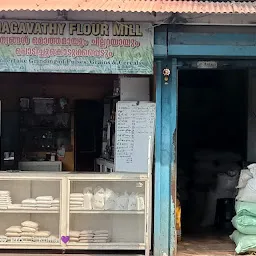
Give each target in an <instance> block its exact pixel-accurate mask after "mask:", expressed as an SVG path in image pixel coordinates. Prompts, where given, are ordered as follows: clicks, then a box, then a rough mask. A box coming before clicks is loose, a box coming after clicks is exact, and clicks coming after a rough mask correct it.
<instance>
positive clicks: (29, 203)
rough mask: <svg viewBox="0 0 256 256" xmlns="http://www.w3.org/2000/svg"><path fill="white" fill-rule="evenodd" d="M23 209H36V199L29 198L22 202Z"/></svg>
mask: <svg viewBox="0 0 256 256" xmlns="http://www.w3.org/2000/svg"><path fill="white" fill-rule="evenodd" d="M21 205H22V208H36V199H34V198H27V199H24V200H22V201H21Z"/></svg>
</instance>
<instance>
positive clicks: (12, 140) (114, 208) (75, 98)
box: [0, 13, 155, 255]
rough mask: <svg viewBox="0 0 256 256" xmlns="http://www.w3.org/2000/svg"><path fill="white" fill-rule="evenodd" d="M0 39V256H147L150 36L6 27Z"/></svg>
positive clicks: (21, 22) (41, 25)
mask: <svg viewBox="0 0 256 256" xmlns="http://www.w3.org/2000/svg"><path fill="white" fill-rule="evenodd" d="M41 14H42V13H41ZM0 30H1V36H0V49H1V53H0V72H1V73H0V76H1V77H2V79H1V80H2V85H1V88H0V91H1V93H0V94H1V126H2V131H1V156H2V158H1V170H3V171H4V172H2V173H1V174H0V183H1V187H2V188H3V189H2V190H1V192H0V194H1V195H0V197H1V198H0V200H1V207H0V208H1V209H0V212H1V214H2V220H3V221H2V222H1V225H0V230H1V231H0V232H1V234H0V235H1V236H0V248H2V249H28V248H30V249H40V250H41V249H61V250H67V249H78V250H96V251H101V250H104V251H105V250H110V251H111V250H128V251H129V250H132V251H137V250H138V251H144V253H145V254H146V255H149V254H150V250H151V218H152V217H151V216H152V215H151V209H152V192H151V189H152V171H151V169H152V155H153V149H152V148H153V144H154V122H155V121H154V120H155V103H154V102H152V101H151V99H152V97H153V96H152V95H153V93H152V87H153V86H152V82H151V81H152V80H153V79H152V75H153V59H154V56H153V27H152V24H151V23H148V22H138V21H137V22H132V21H131V22H125V23H123V22H121V23H120V22H111V21H109V22H105V21H90V22H89V21H66V20H65V19H64V20H61V21H58V22H56V21H52V20H47V19H43V21H42V20H40V21H39V20H34V19H6V20H1V21H0ZM150 101H151V102H150ZM117 102H118V103H117ZM123 115H124V117H123ZM145 118H146V119H145ZM127 120H128V121H127ZM127 122H128V123H127ZM129 122H130V123H129ZM145 122H147V126H146V127H144V126H145V124H144V123H145ZM136 123H138V125H137V124H136ZM131 125H132V127H130V126H131ZM136 129H137V130H136ZM148 129H150V130H148ZM144 133H146V134H145V136H144V135H143V134H144ZM149 154H150V155H149ZM139 160H140V161H139ZM141 163H142V165H141ZM17 170H19V171H17ZM13 172H14V173H13ZM95 172H96V173H95ZM17 187H19V189H18V190H17V189H16V188H17ZM106 193H108V199H109V200H106V198H107V197H106ZM96 194H97V195H99V197H98V199H97V200H96V197H97V196H96ZM132 197H133V203H132ZM119 199H120V201H119V202H120V204H118V205H119V206H118V205H117V204H116V203H117V201H118V200H119ZM96 201H97V203H96ZM93 202H94V203H95V205H94V203H93ZM107 202H108V203H109V204H108V205H107ZM129 202H130V204H129ZM105 203H106V204H105ZM96 204H97V206H96ZM137 207H138V208H137ZM14 216H15V218H14ZM15 227H16V228H15ZM135 231H136V232H135Z"/></svg>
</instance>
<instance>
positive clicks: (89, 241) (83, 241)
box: [79, 239, 94, 243]
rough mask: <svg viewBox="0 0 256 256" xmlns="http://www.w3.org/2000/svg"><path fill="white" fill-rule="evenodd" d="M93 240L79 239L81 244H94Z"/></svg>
mask: <svg viewBox="0 0 256 256" xmlns="http://www.w3.org/2000/svg"><path fill="white" fill-rule="evenodd" d="M93 242H94V240H93V239H79V243H93Z"/></svg>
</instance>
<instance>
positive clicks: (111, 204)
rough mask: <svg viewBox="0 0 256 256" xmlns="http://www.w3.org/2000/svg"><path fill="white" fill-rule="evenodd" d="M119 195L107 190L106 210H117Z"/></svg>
mask: <svg viewBox="0 0 256 256" xmlns="http://www.w3.org/2000/svg"><path fill="white" fill-rule="evenodd" d="M116 200H117V195H116V194H115V193H114V191H112V190H111V189H108V188H106V190H105V210H114V209H115V208H116Z"/></svg>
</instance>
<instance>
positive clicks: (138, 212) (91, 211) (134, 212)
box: [70, 210, 145, 215]
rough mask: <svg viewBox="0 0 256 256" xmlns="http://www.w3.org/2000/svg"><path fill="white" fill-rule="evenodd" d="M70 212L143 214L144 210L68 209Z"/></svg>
mask: <svg viewBox="0 0 256 256" xmlns="http://www.w3.org/2000/svg"><path fill="white" fill-rule="evenodd" d="M70 213H82V214H125V215H132V214H145V212H144V211H96V210H70Z"/></svg>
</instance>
